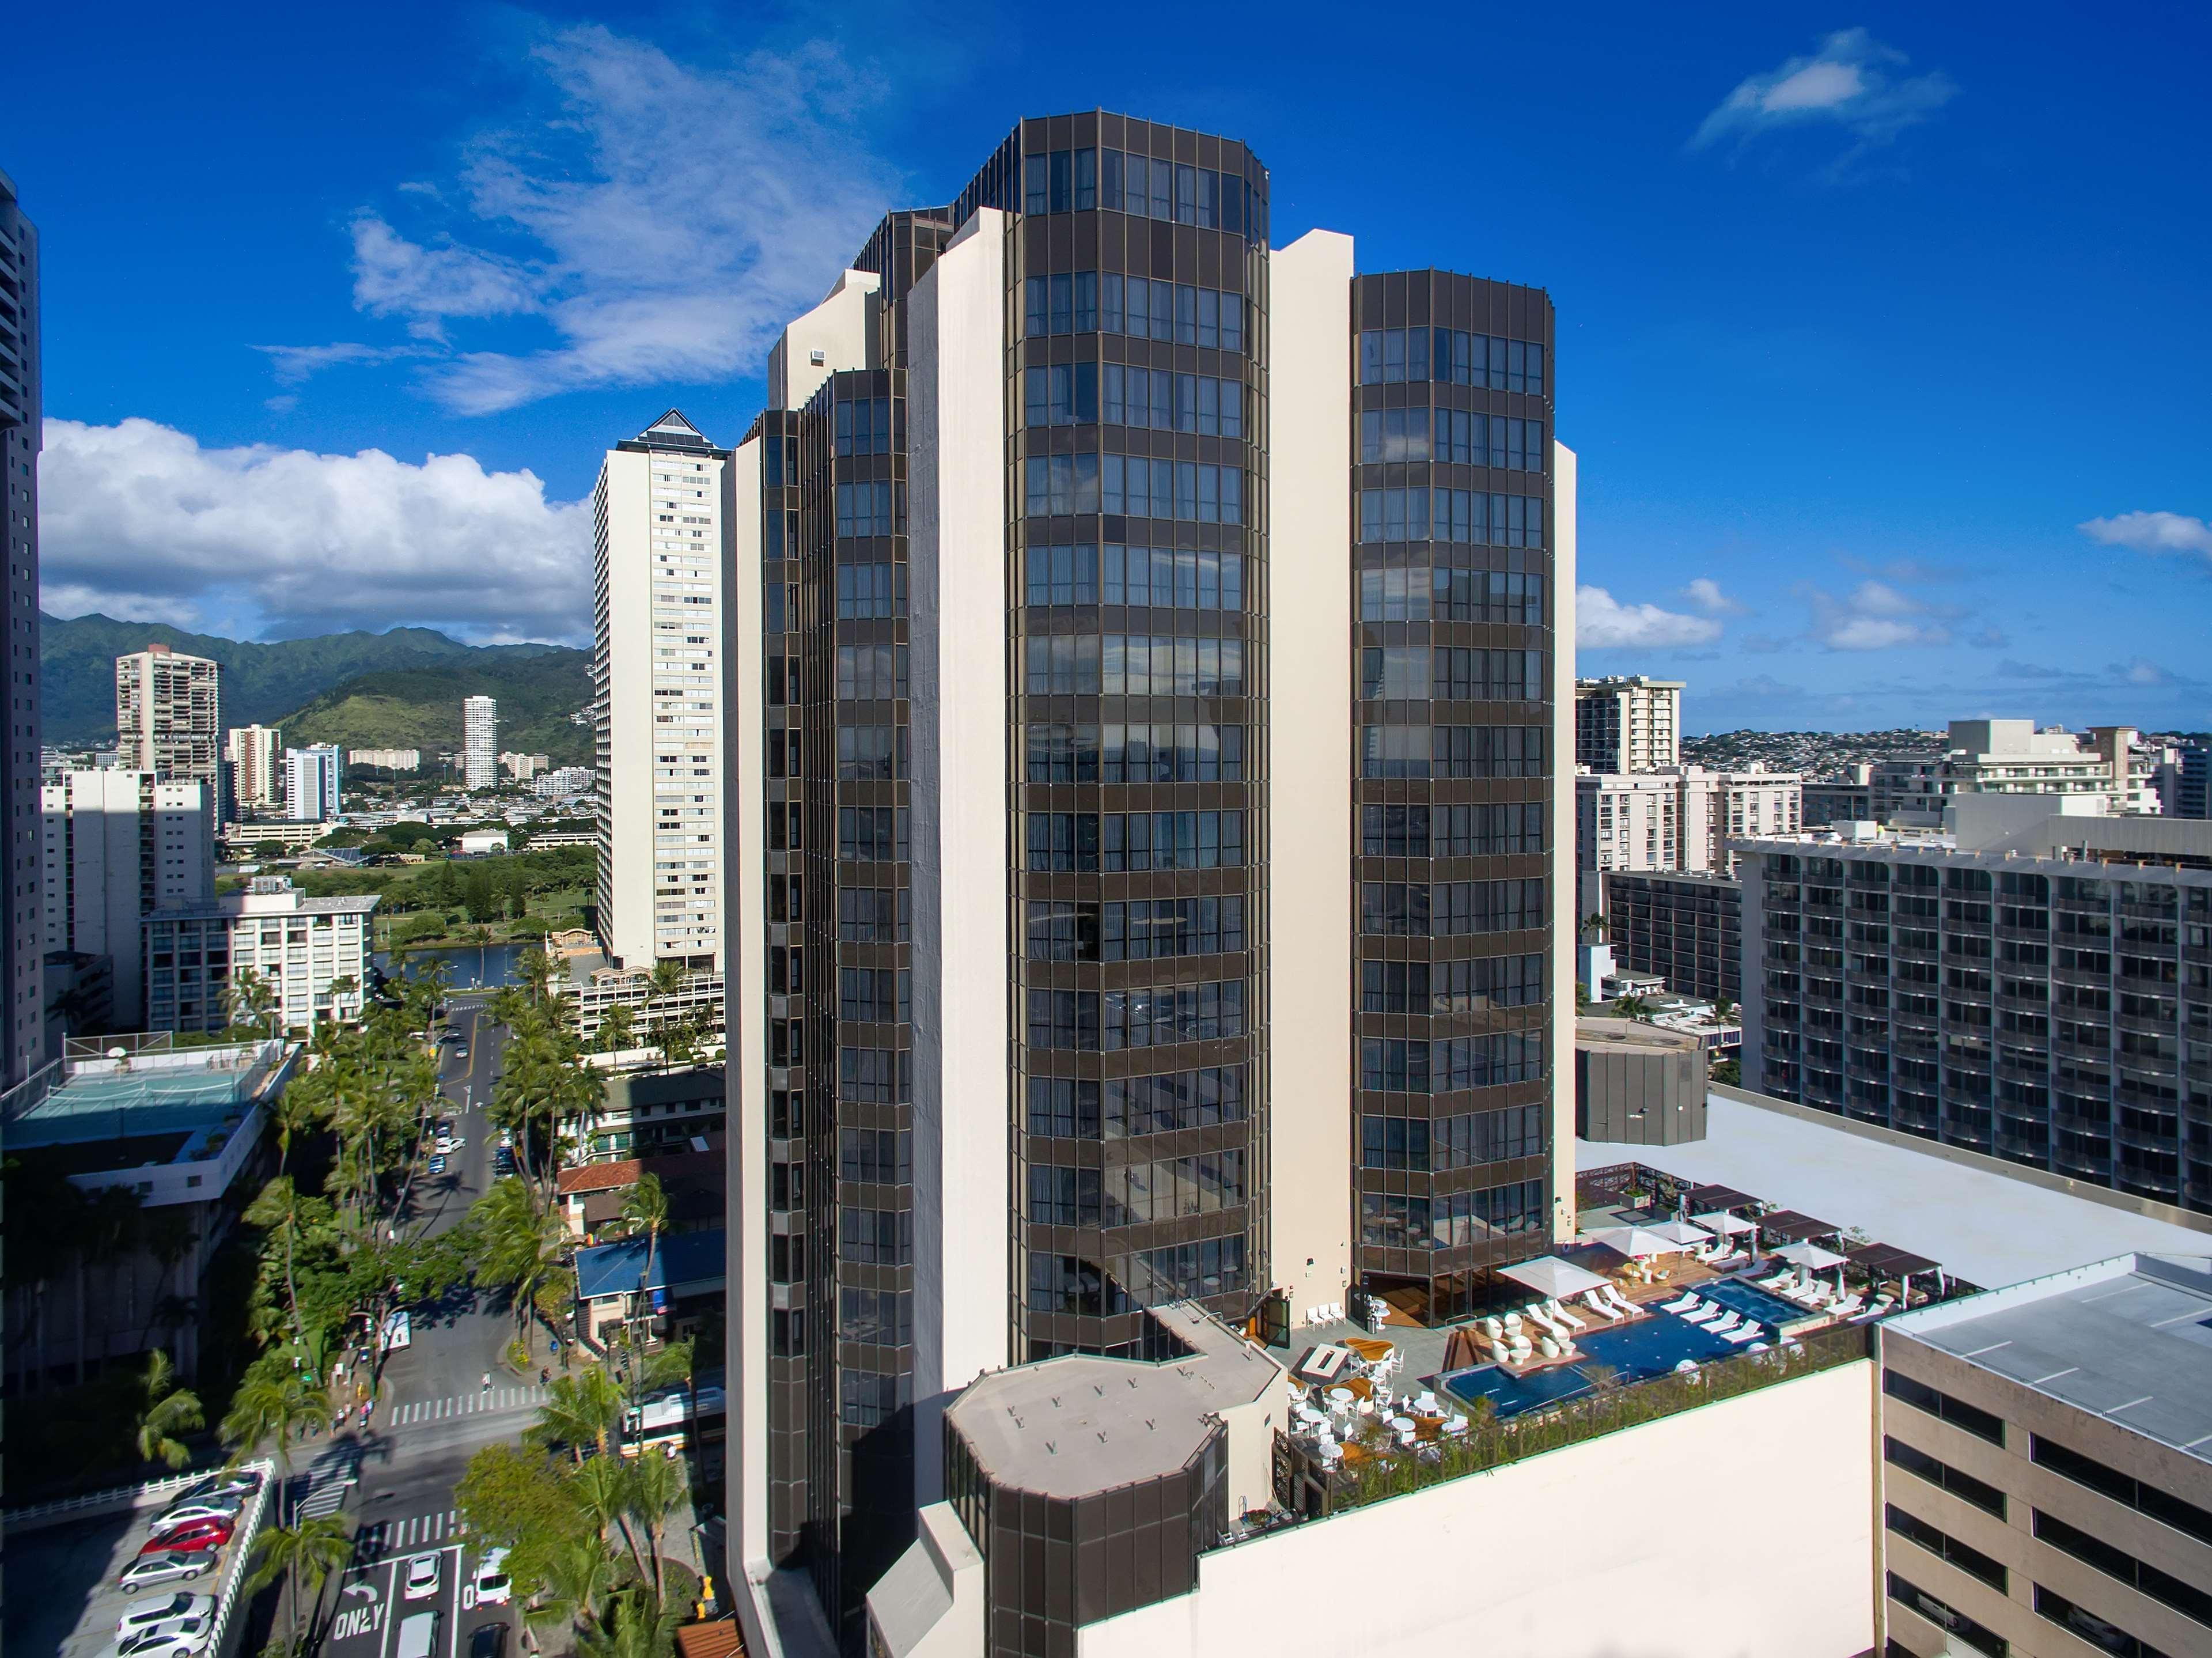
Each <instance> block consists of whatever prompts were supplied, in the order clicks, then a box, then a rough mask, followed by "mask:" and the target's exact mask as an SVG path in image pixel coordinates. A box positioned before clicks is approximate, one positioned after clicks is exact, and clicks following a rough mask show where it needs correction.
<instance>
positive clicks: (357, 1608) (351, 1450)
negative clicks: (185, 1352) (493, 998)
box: [295, 996, 544, 1658]
mask: <svg viewBox="0 0 2212 1658" xmlns="http://www.w3.org/2000/svg"><path fill="white" fill-rule="evenodd" d="M449 1023H450V1024H451V1026H452V1028H453V1030H454V1031H455V1032H457V1033H458V1035H459V1040H458V1041H454V1042H447V1043H445V1044H443V1045H442V1046H441V1049H440V1081H441V1091H442V1092H443V1094H444V1096H445V1097H446V1098H447V1100H448V1101H449V1102H451V1105H450V1108H449V1109H448V1110H447V1118H448V1120H450V1121H452V1122H453V1128H454V1132H455V1133H456V1134H457V1135H459V1137H460V1139H461V1142H462V1143H461V1144H460V1145H458V1146H456V1147H455V1148H454V1150H453V1151H452V1152H450V1153H448V1154H447V1168H446V1172H445V1173H444V1174H443V1175H440V1176H438V1177H436V1178H435V1179H418V1181H417V1184H416V1194H417V1201H418V1204H419V1205H420V1206H421V1209H422V1212H425V1213H427V1215H428V1220H429V1230H431V1231H432V1232H434V1233H435V1232H442V1231H444V1230H447V1229H448V1228H449V1227H452V1226H453V1225H456V1224H459V1222H460V1220H461V1219H462V1218H463V1217H465V1215H466V1214H467V1213H468V1210H469V1206H470V1205H471V1204H472V1203H474V1202H475V1201H476V1200H477V1199H478V1198H480V1197H482V1196H483V1194H484V1193H485V1192H486V1191H487V1190H489V1187H490V1185H491V1182H492V1180H493V1173H492V1158H493V1154H494V1151H495V1148H496V1146H497V1145H498V1140H499V1132H498V1130H497V1129H496V1128H495V1127H492V1125H491V1121H490V1119H489V1115H488V1114H487V1111H486V1107H487V1106H488V1105H489V1102H490V1098H491V1094H492V1090H493V1088H494V1086H495V1084H496V1082H497V1080H498V1078H499V1072H500V1065H501V1058H502V1056H503V1054H504V1052H505V1048H506V1044H507V1032H506V1030H505V1029H503V1028H501V1027H499V1026H496V1025H495V1024H493V1023H492V1022H491V1020H490V1019H489V1017H488V1016H487V1015H486V1014H485V1012H484V1009H483V998H481V997H471V998H468V999H463V998H462V997H460V996H456V997H455V998H453V1002H452V1005H451V1017H450V1020H449ZM464 1056H465V1057H464ZM408 1312H409V1327H410V1328H409V1335H410V1340H409V1345H407V1346H406V1347H405V1348H404V1349H402V1350H400V1351H395V1352H393V1353H392V1354H391V1355H390V1356H389V1357H388V1358H387V1360H386V1363H385V1367H384V1374H383V1378H382V1383H381V1387H380V1393H379V1397H378V1400H377V1406H376V1410H375V1412H374V1415H373V1417H372V1418H371V1421H370V1424H369V1428H368V1432H367V1433H366V1434H358V1433H355V1434H347V1435H345V1436H342V1437H341V1438H340V1439H339V1440H338V1441H337V1442H336V1443H335V1444H334V1445H332V1446H331V1447H330V1448H329V1449H327V1450H326V1451H325V1453H324V1454H323V1455H322V1457H320V1458H319V1459H317V1461H316V1464H315V1465H313V1466H311V1467H304V1468H303V1469H302V1470H301V1473H300V1474H299V1475H298V1476H295V1497H297V1498H298V1499H299V1507H300V1510H301V1512H303V1513H307V1514H329V1513H340V1512H342V1513H343V1514H345V1515H348V1516H349V1518H350V1519H351V1520H352V1521H353V1524H354V1535H355V1552H354V1564H352V1565H351V1566H350V1567H349V1569H348V1570H347V1571H346V1573H345V1575H344V1579H343V1588H342V1590H340V1591H338V1592H339V1593H340V1594H342V1604H341V1605H340V1606H338V1608H337V1611H336V1612H335V1613H334V1614H333V1617H334V1623H333V1625H332V1630H331V1640H330V1642H329V1643H328V1649H329V1650H331V1652H334V1653H336V1654H338V1655H341V1658H385V1655H386V1654H388V1653H390V1652H391V1651H392V1644H393V1642H394V1641H395V1640H396V1638H397V1636H396V1632H397V1631H398V1625H399V1624H400V1623H401V1621H402V1620H404V1619H405V1618H406V1617H407V1616H408V1615H409V1614H410V1613H412V1612H420V1611H424V1610H430V1609H435V1611H436V1612H438V1614H439V1629H438V1638H437V1642H436V1644H435V1647H434V1650H435V1652H438V1653H441V1654H458V1653H459V1652H462V1651H465V1649H466V1644H467V1642H468V1640H469V1637H470V1636H471V1633H472V1632H473V1631H474V1630H475V1629H476V1627H477V1625H479V1624H481V1623H485V1622H489V1621H506V1622H509V1623H511V1622H512V1621H513V1619H512V1615H511V1612H509V1611H508V1610H507V1609H506V1608H501V1607H495V1606H494V1607H482V1608H479V1607H478V1606H477V1605H476V1603H475V1593H474V1590H473V1588H471V1587H468V1586H467V1585H466V1584H465V1582H464V1580H465V1578H467V1577H469V1576H472V1575H473V1574H474V1572H475V1571H476V1570H477V1564H478V1554H477V1551H476V1550H475V1549H473V1548H472V1547H470V1546H468V1545H467V1543H466V1540H465V1538H464V1537H463V1535H462V1533H461V1531H460V1515H459V1512H458V1509H457V1508H456V1504H455V1499H454V1496H453V1488H454V1485H455V1484H456V1483H457V1482H458V1481H459V1479H460V1478H461V1476H462V1474H463V1473H465V1471H466V1469H467V1467H468V1461H469V1458H470V1457H471V1455H474V1454H475V1452H476V1451H477V1449H478V1448H481V1447H483V1446H484V1445H486V1444H489V1443H491V1442H494V1441H496V1440H501V1439H510V1438H513V1437H514V1436H517V1435H519V1434H520V1432H521V1431H522V1430H523V1429H525V1428H526V1427H527V1426H528V1425H529V1424H530V1422H531V1419H532V1412H533V1411H534V1410H535V1409H536V1407H537V1405H538V1401H539V1400H541V1399H542V1398H543V1397H544V1389H543V1388H541V1387H539V1386H538V1380H537V1377H536V1376H530V1377H528V1378H519V1377H517V1376H514V1375H513V1374H512V1373H511V1372H509V1371H507V1370H505V1369H503V1368H502V1367H501V1363H500V1353H501V1350H502V1349H503V1348H504V1347H505V1346H506V1345H507V1342H508V1340H509V1339H512V1337H513V1334H514V1326H513V1319H512V1318H511V1317H510V1316H509V1315H507V1312H506V1311H505V1310H504V1309H502V1308H501V1307H500V1306H499V1305H498V1304H496V1303H495V1302H494V1301H493V1300H492V1299H491V1298H489V1297H480V1296H479V1295H477V1293H476V1292H475V1291H471V1290H469V1289H466V1288H463V1289H461V1290H459V1291H455V1292H454V1293H453V1295H452V1296H451V1297H448V1298H447V1300H446V1301H444V1302H442V1303H437V1304H435V1305H422V1304H418V1305H416V1306H415V1307H412V1308H410V1309H408ZM487 1374H489V1376H490V1378H491V1385H490V1387H489V1388H486V1387H485V1386H484V1377H485V1376H486V1375H487ZM349 1476H351V1477H350V1478H349ZM425 1553H435V1554H436V1555H437V1556H438V1558H439V1560H440V1570H439V1588H438V1590H437V1593H436V1594H435V1596H432V1597H428V1598H423V1599H420V1600H405V1599H404V1597H403V1594H402V1590H401V1584H400V1579H401V1576H402V1575H403V1574H404V1570H405V1567H406V1564H407V1562H408V1561H409V1560H410V1559H411V1558H414V1557H415V1556H416V1555H420V1554H425ZM509 1650H510V1651H513V1650H514V1647H513V1644H512V1643H510V1646H509Z"/></svg>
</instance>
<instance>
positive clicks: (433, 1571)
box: [404, 1554, 438, 1600]
mask: <svg viewBox="0 0 2212 1658" xmlns="http://www.w3.org/2000/svg"><path fill="white" fill-rule="evenodd" d="M437 1592H438V1557H437V1556H436V1555H435V1554H418V1555H416V1557H415V1558H413V1559H412V1560H410V1561H409V1562H408V1563H407V1579H406V1583H405V1587H404V1594H405V1596H406V1598H407V1599H408V1600H428V1599H429V1598H430V1596H432V1595H434V1594H436V1593H437Z"/></svg>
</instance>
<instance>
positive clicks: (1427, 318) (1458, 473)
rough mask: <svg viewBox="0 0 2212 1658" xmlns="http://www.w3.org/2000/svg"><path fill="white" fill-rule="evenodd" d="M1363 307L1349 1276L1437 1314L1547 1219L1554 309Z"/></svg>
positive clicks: (1537, 1236) (1358, 337) (1359, 303)
mask: <svg viewBox="0 0 2212 1658" xmlns="http://www.w3.org/2000/svg"><path fill="white" fill-rule="evenodd" d="M1352 305H1353V319H1354V349H1355V350H1356V352H1357V357H1358V360H1357V361H1356V362H1355V364H1354V366H1353V374H1352V386H1353V392H1352V398H1353V404H1354V410H1353V419H1352V442H1353V445H1354V451H1355V452H1354V453H1353V455H1352V458H1351V459H1352V476H1353V480H1354V482H1353V488H1354V491H1355V501H1354V510H1353V513H1352V525H1353V534H1354V536H1355V537H1356V540H1357V546H1356V549H1355V551H1356V554H1357V557H1356V559H1355V561H1354V568H1353V569H1352V574H1351V579H1352V581H1353V582H1354V584H1355V588H1356V591H1355V593H1354V598H1353V610H1352V614H1353V617H1354V622H1353V635H1354V636H1353V639H1352V651H1353V653H1354V657H1355V659H1354V663H1353V671H1354V695H1355V696H1356V698H1357V701H1356V703H1355V705H1354V708H1353V714H1352V717H1353V720H1354V723H1355V725H1356V726H1357V727H1358V730H1357V733H1356V735H1357V742H1356V744H1355V748H1354V764H1355V766H1356V768H1357V774H1356V776H1355V779H1354V782H1353V787H1352V796H1353V801H1354V806H1353V810H1354V811H1355V813H1356V815H1357V817H1358V822H1357V823H1356V824H1355V825H1354V829H1353V859H1354V867H1353V872H1352V902H1353V904H1354V905H1355V906H1356V917H1355V926H1356V934H1355V936H1356V940H1357V942H1356V946H1355V948H1356V950H1357V953H1358V973H1357V976H1356V984H1355V995H1356V997H1357V1003H1356V1005H1355V1006H1354V1008H1353V1009H1352V1018H1353V1022H1354V1034H1355V1043H1354V1048H1355V1063H1356V1065H1357V1067H1358V1075H1357V1077H1356V1078H1354V1082H1355V1085H1356V1088H1357V1094H1356V1103H1355V1106H1354V1115H1355V1117H1356V1122H1355V1125H1354V1133H1355V1136H1356V1142H1355V1157H1356V1168H1357V1170H1358V1174H1357V1181H1356V1183H1357V1186H1358V1191H1357V1193H1356V1194H1355V1196H1354V1201H1355V1203H1356V1205H1357V1211H1358V1212H1357V1213H1356V1215H1355V1216H1354V1218H1353V1224H1354V1226H1355V1227H1356V1229H1357V1230H1356V1231H1355V1233H1354V1237H1355V1239H1356V1246H1355V1247H1356V1258H1355V1259H1356V1264H1357V1269H1358V1270H1357V1272H1356V1273H1355V1276H1356V1277H1357V1278H1361V1279H1363V1280H1364V1283H1365V1284H1366V1285H1367V1288H1368V1289H1369V1291H1370V1292H1371V1293H1376V1294H1382V1295H1385V1296H1389V1297H1394V1298H1396V1299H1400V1300H1402V1301H1403V1302H1405V1303H1406V1305H1407V1310H1410V1311H1413V1313H1415V1315H1417V1316H1419V1317H1421V1318H1424V1319H1442V1318H1448V1317H1452V1316H1456V1315H1462V1314H1464V1313H1467V1312H1468V1311H1471V1310H1473V1309H1474V1308H1475V1307H1476V1306H1478V1305H1479V1304H1480V1303H1481V1302H1482V1300H1483V1297H1484V1294H1485V1290H1484V1286H1485V1285H1486V1284H1487V1282H1488V1281H1489V1279H1488V1274H1487V1272H1486V1271H1485V1270H1484V1269H1485V1268H1486V1267H1488V1266H1492V1265H1495V1264H1499V1263H1503V1262H1508V1261H1511V1260H1518V1259H1521V1258H1522V1257H1524V1256H1527V1255H1529V1254H1539V1253H1541V1249H1542V1248H1543V1240H1545V1239H1547V1237H1548V1236H1549V1231H1550V1226H1551V1207H1552V1193H1551V1181H1550V1172H1551V1150H1552V1147H1551V1138H1550V1137H1551V1134H1552V1132H1553V1130H1552V1127H1551V1122H1550V1111H1549V1104H1550V1099H1551V1087H1550V1080H1549V1077H1548V1070H1549V1055H1550V1053H1551V1042H1550V1030H1549V1023H1548V1021H1549V1016H1550V1010H1549V1004H1548V1001H1547V996H1546V980H1547V963H1548V962H1549V960H1550V957H1551V954H1552V920H1551V904H1550V902H1549V891H1550V888H1549V884H1550V883H1551V882H1553V881H1554V880H1557V879H1561V878H1569V877H1568V876H1567V875H1566V872H1565V871H1564V870H1563V869H1561V868H1559V867H1557V866H1556V865H1555V860H1554V858H1553V847H1554V845H1555V843H1556V842H1555V829H1556V826H1555V824H1554V823H1553V821H1552V818H1553V805H1552V801H1553V768H1554V765H1555V764H1556V762H1557V756H1554V754H1553V751H1552V750H1553V683H1554V682H1553V660H1552V657H1553V650H1554V649H1555V647H1556V641H1555V639H1554V636H1553V615H1554V605H1555V603H1556V597H1557V596H1556V594H1555V592H1554V591H1553V582H1552V556H1551V548H1552V546H1553V542H1552V531H1553V525H1554V515H1553V477H1552V474H1553V464H1552V450H1551V444H1550V440H1551V437H1552V431H1553V416H1552V408H1553V374H1552V363H1553V355H1552V345H1553V313H1552V306H1551V302H1550V301H1549V300H1548V299H1547V297H1546V296H1545V295H1544V294H1543V293H1542V291H1541V290H1540V289H1535V288H1521V287H1515V286H1511V285H1509V284H1505V283H1501V282H1485V281H1481V280H1479V279H1476V278H1474V277H1468V276H1455V275H1451V274H1449V273H1447V272H1443V271H1434V270H1421V271H1410V272H1395V273H1391V274H1389V275H1380V276H1361V277H1359V278H1358V279H1357V280H1356V281H1355V282H1354V283H1353V295H1352ZM1570 845H1571V842H1570Z"/></svg>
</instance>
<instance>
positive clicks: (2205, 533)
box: [2076, 513, 2212, 559]
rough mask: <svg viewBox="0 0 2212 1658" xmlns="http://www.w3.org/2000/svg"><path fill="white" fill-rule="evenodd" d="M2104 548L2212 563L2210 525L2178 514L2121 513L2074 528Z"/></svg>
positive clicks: (2211, 525)
mask: <svg viewBox="0 0 2212 1658" xmlns="http://www.w3.org/2000/svg"><path fill="white" fill-rule="evenodd" d="M2076 527H2077V528H2079V529H2080V530H2081V532H2082V534H2084V535H2086V536H2087V537H2089V538H2090V539H2091V540H2092V541H2100V542H2102V543H2103V544H2105V545H2106V546H2107V547H2132V548H2134V549H2136V550H2137V551H2138V552H2145V553H2196V554H2197V555H2199V556H2202V557H2204V558H2206V559H2212V524H2207V523H2206V522H2205V521H2204V520H2203V519H2201V518H2188V517H2185V516H2184V515H2183V514H2182V513H2121V514H2120V515H2119V516H2118V518H2093V519H2089V521H2088V522H2087V523H2086V524H2082V525H2077V526H2076Z"/></svg>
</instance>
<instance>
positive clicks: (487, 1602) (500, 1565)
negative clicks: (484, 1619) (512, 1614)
mask: <svg viewBox="0 0 2212 1658" xmlns="http://www.w3.org/2000/svg"><path fill="white" fill-rule="evenodd" d="M476 1588H477V1605H478V1606H505V1605H506V1604H507V1601H508V1600H509V1599H510V1598H512V1596H513V1594H514V1585H513V1582H511V1581H510V1580H509V1579H508V1577H507V1551H506V1550H505V1549H493V1550H491V1551H490V1552H489V1553H487V1554H486V1555H485V1556H484V1558H483V1559H482V1560H479V1561H478V1562H477V1579H476Z"/></svg>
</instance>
